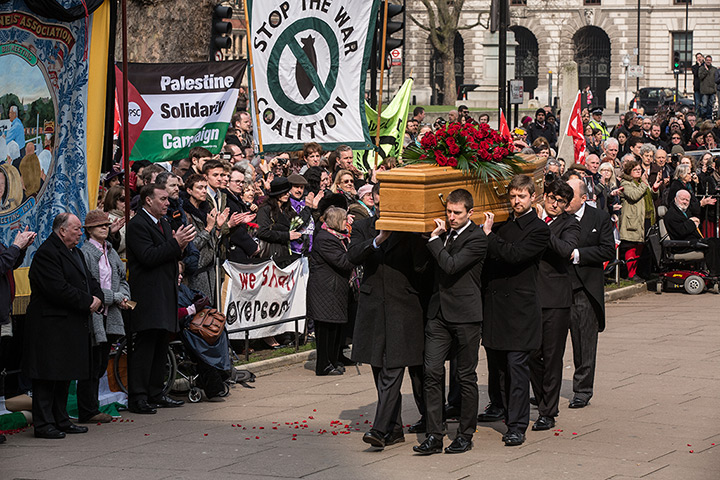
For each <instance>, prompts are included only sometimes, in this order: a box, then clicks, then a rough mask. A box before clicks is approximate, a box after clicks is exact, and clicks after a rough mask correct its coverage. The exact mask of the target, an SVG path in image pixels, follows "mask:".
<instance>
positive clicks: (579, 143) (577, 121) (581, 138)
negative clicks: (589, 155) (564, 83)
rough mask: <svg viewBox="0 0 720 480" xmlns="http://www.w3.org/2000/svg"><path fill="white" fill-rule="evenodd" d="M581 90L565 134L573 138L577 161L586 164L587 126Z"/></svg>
mask: <svg viewBox="0 0 720 480" xmlns="http://www.w3.org/2000/svg"><path fill="white" fill-rule="evenodd" d="M581 96H582V94H581V92H578V94H577V98H576V99H575V103H574V104H573V108H572V111H571V112H570V120H569V121H568V123H567V126H566V128H565V135H567V136H569V137H572V138H573V146H574V150H575V163H579V164H580V165H585V149H586V148H587V144H586V142H585V127H583V123H582V117H581V116H580V103H581Z"/></svg>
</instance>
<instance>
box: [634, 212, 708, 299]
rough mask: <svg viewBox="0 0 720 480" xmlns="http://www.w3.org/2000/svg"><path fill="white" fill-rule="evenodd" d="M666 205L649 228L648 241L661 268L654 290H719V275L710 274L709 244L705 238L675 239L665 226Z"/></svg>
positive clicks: (691, 292) (701, 291) (656, 262)
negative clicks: (693, 239) (706, 257)
mask: <svg viewBox="0 0 720 480" xmlns="http://www.w3.org/2000/svg"><path fill="white" fill-rule="evenodd" d="M666 213H667V207H664V206H661V207H658V220H657V223H656V224H655V225H653V226H652V227H651V228H650V230H649V231H648V235H647V241H648V244H649V246H650V250H651V252H652V256H653V260H654V261H655V265H656V266H657V269H658V279H657V285H656V289H655V293H656V294H658V295H661V294H662V292H663V289H665V290H667V291H675V290H681V289H684V290H685V291H686V292H687V293H689V294H690V295H698V294H700V293H703V292H704V291H705V290H706V289H710V290H712V291H713V292H714V293H720V277H719V276H717V275H711V274H710V272H709V271H708V269H707V266H706V264H705V254H704V251H705V250H706V249H707V248H708V247H709V246H708V245H707V244H705V243H702V241H690V240H672V239H670V236H669V235H668V233H667V229H666V228H665V220H664V217H665V214H666Z"/></svg>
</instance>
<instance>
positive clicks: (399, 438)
mask: <svg viewBox="0 0 720 480" xmlns="http://www.w3.org/2000/svg"><path fill="white" fill-rule="evenodd" d="M404 441H405V435H404V434H403V431H402V430H398V431H397V432H390V433H386V434H385V446H386V447H389V446H390V445H395V444H396V443H403V442H404Z"/></svg>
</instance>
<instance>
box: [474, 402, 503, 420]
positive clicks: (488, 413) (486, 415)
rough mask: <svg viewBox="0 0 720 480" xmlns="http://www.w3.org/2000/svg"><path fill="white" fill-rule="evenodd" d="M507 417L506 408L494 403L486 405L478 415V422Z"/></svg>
mask: <svg viewBox="0 0 720 480" xmlns="http://www.w3.org/2000/svg"><path fill="white" fill-rule="evenodd" d="M504 418H505V409H504V408H502V407H496V406H495V405H493V404H492V403H491V404H489V405H488V406H487V407H485V411H484V412H483V413H481V414H480V415H478V422H497V421H498V420H502V419H504Z"/></svg>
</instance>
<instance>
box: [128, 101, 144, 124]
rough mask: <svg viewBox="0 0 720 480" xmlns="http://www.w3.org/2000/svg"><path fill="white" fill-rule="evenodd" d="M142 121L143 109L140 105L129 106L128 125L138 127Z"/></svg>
mask: <svg viewBox="0 0 720 480" xmlns="http://www.w3.org/2000/svg"><path fill="white" fill-rule="evenodd" d="M140 119H142V109H141V108H140V105H138V104H137V103H135V102H130V103H129V104H128V123H130V125H137V124H138V123H140Z"/></svg>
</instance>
